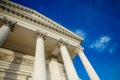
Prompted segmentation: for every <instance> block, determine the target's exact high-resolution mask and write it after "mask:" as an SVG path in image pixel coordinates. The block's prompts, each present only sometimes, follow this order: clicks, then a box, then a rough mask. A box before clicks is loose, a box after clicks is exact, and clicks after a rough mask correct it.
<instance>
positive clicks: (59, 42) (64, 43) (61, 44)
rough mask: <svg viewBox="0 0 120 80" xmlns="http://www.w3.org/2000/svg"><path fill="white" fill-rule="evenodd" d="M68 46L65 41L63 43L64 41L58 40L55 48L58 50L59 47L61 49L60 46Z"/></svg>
mask: <svg viewBox="0 0 120 80" xmlns="http://www.w3.org/2000/svg"><path fill="white" fill-rule="evenodd" d="M67 44H68V42H67V41H64V40H62V39H60V40H59V41H58V43H57V47H58V48H59V47H61V46H63V45H64V46H66V45H67Z"/></svg>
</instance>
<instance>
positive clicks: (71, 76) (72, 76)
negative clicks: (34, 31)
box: [58, 41, 80, 80]
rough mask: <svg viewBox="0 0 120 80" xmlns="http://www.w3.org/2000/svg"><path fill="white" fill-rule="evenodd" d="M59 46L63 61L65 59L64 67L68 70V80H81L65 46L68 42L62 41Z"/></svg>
mask: <svg viewBox="0 0 120 80" xmlns="http://www.w3.org/2000/svg"><path fill="white" fill-rule="evenodd" d="M58 44H59V47H60V52H61V56H62V59H63V62H64V66H65V70H66V73H67V77H68V80H80V79H79V77H78V75H77V73H76V70H75V68H74V65H73V63H72V60H71V58H70V55H69V53H68V50H67V48H66V46H65V45H66V42H64V41H60V42H59V43H58Z"/></svg>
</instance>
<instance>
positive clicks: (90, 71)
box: [76, 46, 100, 80]
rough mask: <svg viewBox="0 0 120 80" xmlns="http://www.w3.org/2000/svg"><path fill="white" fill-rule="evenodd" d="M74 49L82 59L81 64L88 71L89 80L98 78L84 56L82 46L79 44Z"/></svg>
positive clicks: (97, 79) (98, 79)
mask: <svg viewBox="0 0 120 80" xmlns="http://www.w3.org/2000/svg"><path fill="white" fill-rule="evenodd" d="M76 51H77V53H78V55H79V57H80V59H81V61H82V64H83V66H84V67H85V70H86V72H87V73H88V76H89V78H90V80H100V78H99V76H98V75H97V73H96V72H95V70H94V69H93V67H92V65H91V64H90V62H89V60H88V59H87V57H86V56H85V54H84V52H83V48H82V47H81V46H79V47H78V48H77V50H76Z"/></svg>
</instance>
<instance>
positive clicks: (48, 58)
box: [0, 0, 100, 80]
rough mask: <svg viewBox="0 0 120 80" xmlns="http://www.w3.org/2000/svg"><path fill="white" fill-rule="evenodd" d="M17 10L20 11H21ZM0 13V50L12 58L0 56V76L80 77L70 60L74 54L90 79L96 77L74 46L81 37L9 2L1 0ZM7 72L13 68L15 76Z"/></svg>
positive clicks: (50, 79) (37, 79)
mask: <svg viewBox="0 0 120 80" xmlns="http://www.w3.org/2000/svg"><path fill="white" fill-rule="evenodd" d="M8 3H9V4H11V5H8ZM13 5H14V7H13ZM21 8H23V9H21ZM18 10H20V11H23V10H24V13H21V12H19V11H18ZM28 11H30V12H33V13H28ZM29 15H34V16H29ZM0 16H1V17H0V47H1V48H0V53H2V54H3V55H12V56H13V58H14V59H13V60H11V61H9V60H4V59H3V58H1V62H0V63H1V64H6V65H7V66H8V67H5V65H3V66H0V70H1V69H2V70H1V71H0V72H2V74H4V75H2V76H0V77H1V79H3V78H6V79H7V78H8V79H20V77H19V76H23V75H24V76H25V77H24V79H20V80H80V78H79V76H78V74H77V72H76V70H75V67H74V65H73V62H72V59H73V58H74V56H75V55H76V54H77V53H78V55H79V56H80V59H81V61H82V62H83V65H84V66H85V69H86V71H87V73H88V75H89V77H90V79H91V80H100V79H99V77H98V75H97V73H96V72H95V70H94V69H93V67H92V65H91V64H90V62H89V61H88V59H87V58H86V56H85V55H84V53H83V50H82V48H81V47H79V48H78V47H77V46H78V45H80V43H81V42H82V40H83V39H82V38H81V37H80V36H77V35H76V34H74V33H73V32H71V31H69V30H68V29H66V28H64V27H63V26H61V25H59V24H57V23H55V22H54V21H52V20H50V19H49V18H47V17H45V16H43V15H42V14H40V13H38V12H36V11H33V10H31V9H28V8H26V7H23V6H21V5H18V4H15V3H13V2H11V1H6V0H2V2H1V3H0ZM13 29H14V30H13ZM76 47H77V48H76ZM75 51H77V52H76V53H74V52H75ZM3 55H0V57H3ZM17 55H21V56H18V57H16V56H17ZM26 56H29V57H27V58H26ZM28 58H29V59H28ZM15 61H18V62H17V63H16V62H15ZM6 62H7V63H6ZM26 64H31V66H29V65H26ZM14 65H18V67H17V68H18V69H17V70H14V69H16V68H12V67H10V66H14ZM87 66H89V68H90V69H89V68H88V67H87ZM11 68H12V69H11ZM6 69H8V72H7V71H5V70H6ZM28 69H30V70H28ZM9 71H13V72H12V74H14V76H16V77H9V75H10V74H8V73H9ZM91 73H92V74H91ZM26 76H27V77H26ZM28 76H29V77H30V78H28ZM27 78H28V79H27Z"/></svg>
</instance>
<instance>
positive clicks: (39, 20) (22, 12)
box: [0, 0, 83, 42]
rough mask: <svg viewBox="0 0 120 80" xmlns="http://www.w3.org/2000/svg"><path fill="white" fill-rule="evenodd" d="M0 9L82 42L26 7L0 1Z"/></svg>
mask: <svg viewBox="0 0 120 80" xmlns="http://www.w3.org/2000/svg"><path fill="white" fill-rule="evenodd" d="M0 8H1V9H2V10H5V11H7V12H10V13H12V14H15V15H17V16H19V17H21V18H24V19H26V20H29V21H30V22H34V23H36V24H38V25H42V26H44V27H46V28H49V29H51V30H53V31H55V32H57V33H60V34H62V35H65V36H67V37H70V38H72V39H74V40H77V41H80V42H81V41H82V40H83V39H82V38H81V37H80V36H78V35H76V34H74V33H73V32H71V31H69V30H67V29H66V28H64V27H63V26H61V25H59V24H57V23H56V22H54V21H52V20H50V19H49V18H47V17H45V16H44V15H42V14H40V13H38V12H37V11H35V10H32V9H29V8H27V7H24V6H21V5H19V4H16V3H14V2H11V1H8V0H1V1H0ZM28 14H29V15H34V16H35V17H33V16H28Z"/></svg>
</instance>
